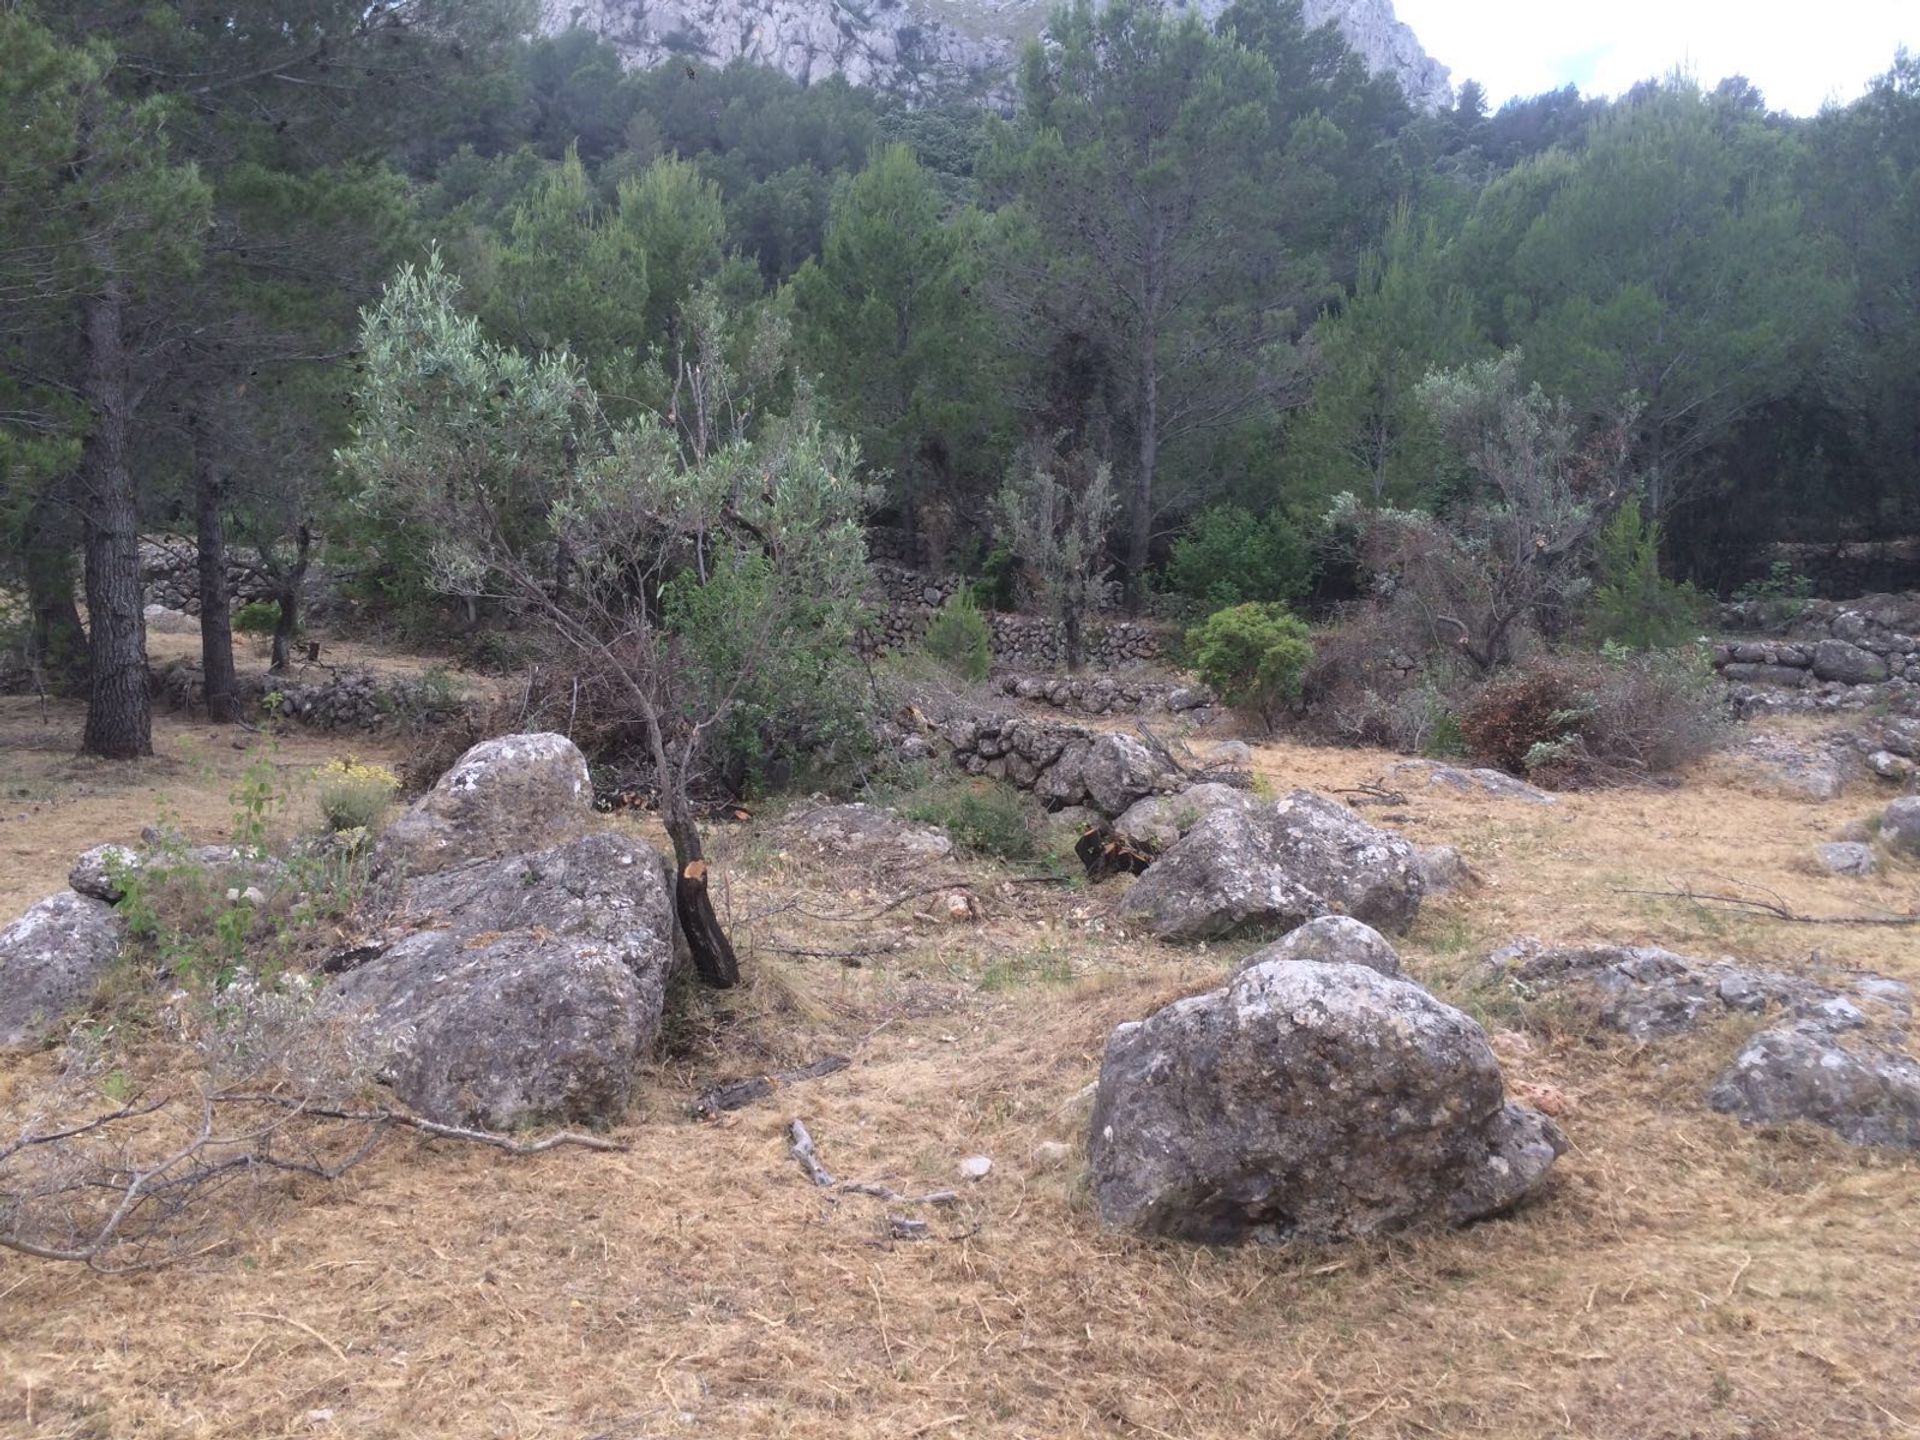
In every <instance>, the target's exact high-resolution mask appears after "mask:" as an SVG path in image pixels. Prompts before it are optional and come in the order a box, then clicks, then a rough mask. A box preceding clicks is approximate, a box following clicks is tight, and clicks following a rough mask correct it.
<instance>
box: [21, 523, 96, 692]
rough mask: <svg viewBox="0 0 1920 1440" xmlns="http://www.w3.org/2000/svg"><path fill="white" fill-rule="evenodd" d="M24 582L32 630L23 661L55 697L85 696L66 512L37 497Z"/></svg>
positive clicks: (83, 635) (83, 642)
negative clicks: (39, 676) (25, 657)
mask: <svg viewBox="0 0 1920 1440" xmlns="http://www.w3.org/2000/svg"><path fill="white" fill-rule="evenodd" d="M23 538H24V540H25V542H26V549H25V563H24V570H25V575H24V577H23V578H24V579H25V580H26V586H27V605H28V608H29V609H30V610H31V612H32V615H33V629H32V630H31V632H30V633H29V634H28V637H27V661H28V663H29V664H31V665H32V666H33V668H34V669H35V670H36V671H38V672H39V674H40V675H41V677H42V683H44V684H45V685H46V687H47V688H48V689H49V690H51V691H52V692H53V693H54V694H55V695H60V696H63V697H78V696H81V695H84V694H86V693H87V631H86V627H85V626H84V625H82V624H81V623H80V607H79V606H78V605H76V604H75V603H74V599H73V586H74V573H73V545H74V540H75V536H74V535H73V534H72V532H71V530H70V528H69V525H68V523H67V512H66V507H65V506H62V505H60V504H58V503H57V502H56V501H54V500H53V499H51V498H50V497H48V496H42V497H41V498H40V499H39V500H36V501H35V502H34V504H33V508H32V509H30V510H29V511H28V512H27V522H26V533H25V535H24V537H23Z"/></svg>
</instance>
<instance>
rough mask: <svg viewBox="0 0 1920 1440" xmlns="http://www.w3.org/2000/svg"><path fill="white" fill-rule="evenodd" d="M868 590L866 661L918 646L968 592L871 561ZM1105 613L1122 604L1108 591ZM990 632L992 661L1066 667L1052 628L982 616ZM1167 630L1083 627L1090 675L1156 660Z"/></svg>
mask: <svg viewBox="0 0 1920 1440" xmlns="http://www.w3.org/2000/svg"><path fill="white" fill-rule="evenodd" d="M868 568H869V569H870V570H871V572H872V577H873V578H872V583H871V585H870V587H869V590H868V598H869V600H870V602H871V609H872V612H873V614H872V619H871V620H870V621H869V623H868V628H867V632H866V637H865V644H866V647H867V650H868V652H869V653H870V654H884V653H886V652H888V651H896V650H905V649H908V648H910V647H911V646H914V645H917V644H918V643H919V642H920V641H921V639H923V638H924V637H925V635H926V633H927V627H928V626H929V625H930V624H932V623H933V617H934V616H935V615H936V614H937V613H939V611H940V608H941V607H942V606H943V605H945V604H946V603H947V601H949V600H950V599H952V598H953V596H954V595H956V594H957V593H959V591H960V590H961V589H962V588H964V587H965V585H966V583H967V582H966V581H965V580H963V579H961V578H960V577H959V576H955V575H933V574H929V573H928V572H926V571H924V570H913V569H909V568H908V567H906V566H904V565H897V564H894V563H892V562H891V561H885V560H876V561H874V562H873V563H872V564H871V565H870V566H869V567H868ZM1110 590H1111V593H1110V594H1109V596H1108V601H1109V607H1111V606H1112V605H1113V604H1116V603H1117V602H1118V599H1119V592H1118V589H1117V588H1114V587H1110ZM984 613H985V618H986V622H987V628H988V629H989V631H990V632H991V633H992V641H991V643H992V647H993V660H994V664H995V665H997V666H1001V667H1004V668H1006V669H1009V670H1021V671H1024V670H1057V669H1060V668H1061V667H1063V666H1064V665H1065V664H1066V642H1065V636H1064V634H1063V632H1062V630H1061V627H1060V624H1059V622H1057V621H1054V620H1050V619H1047V618H1046V617H1044V616H1038V615H1020V614H1016V613H1014V612H1011V611H1004V610H989V611H986V612H984ZM1168 634H1169V630H1168V628H1167V627H1165V626H1163V625H1159V624H1155V623H1152V622H1146V621H1139V620H1126V619H1121V618H1119V617H1118V616H1116V615H1112V614H1108V615H1107V616H1106V617H1105V618H1096V619H1094V620H1091V621H1089V622H1088V623H1087V626H1086V630H1085V634H1084V637H1083V639H1084V644H1085V649H1086V652H1087V653H1086V661H1087V664H1088V665H1089V666H1090V667H1092V668H1093V669H1095V670H1121V669H1125V668H1126V667H1128V666H1135V665H1147V664H1151V663H1153V662H1154V661H1156V660H1158V659H1159V658H1160V657H1161V654H1162V653H1163V651H1164V649H1165V643H1166V638H1167V635H1168Z"/></svg>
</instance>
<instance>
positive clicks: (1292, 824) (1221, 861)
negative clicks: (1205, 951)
mask: <svg viewBox="0 0 1920 1440" xmlns="http://www.w3.org/2000/svg"><path fill="white" fill-rule="evenodd" d="M1421 883H1422V882H1421V878H1420V864H1419V858H1418V857H1417V856H1416V855H1415V853H1414V849H1413V846H1412V845H1410V844H1408V843H1407V842H1406V841H1405V840H1403V839H1401V838H1400V837H1399V836H1397V835H1392V834H1389V833H1388V832H1387V831H1385V830H1379V829H1376V828H1375V827H1374V826H1372V825H1369V824H1367V823H1366V821H1364V820H1362V819H1361V818H1360V817H1359V816H1358V815H1355V814H1354V813H1353V812H1352V811H1351V810H1349V809H1347V808H1346V807H1345V806H1343V805H1336V804H1335V803H1334V802H1333V801H1331V800H1327V799H1325V798H1323V797H1321V796H1319V795H1316V794H1314V793H1313V792H1312V791H1309V790H1296V791H1294V792H1293V793H1292V794H1290V795H1288V796H1287V797H1286V798H1285V799H1283V800H1279V801H1274V802H1267V803H1262V804H1259V805H1255V806H1253V807H1251V808H1249V809H1245V810H1238V809H1226V810H1216V811H1214V812H1213V814H1211V815H1209V816H1207V817H1206V818H1205V819H1204V820H1202V821H1201V822H1200V823H1199V824H1198V825H1196V826H1194V828H1193V829H1192V830H1190V831H1189V832H1188V833H1187V834H1186V836H1185V837H1183V838H1182V839H1181V840H1180V842H1179V843H1178V844H1176V845H1175V846H1173V847H1172V848H1171V849H1170V850H1168V851H1167V852H1166V853H1165V854H1164V855H1162V856H1161V857H1160V858H1159V859H1158V860H1156V861H1155V862H1154V863H1153V865H1152V867H1151V868H1150V869H1149V870H1148V871H1147V872H1146V874H1144V875H1142V876H1141V877H1140V878H1139V879H1138V880H1136V881H1135V882H1134V883H1133V886H1132V888H1131V889H1129V890H1128V891H1127V893H1126V895H1125V896H1124V897H1123V898H1122V900H1121V902H1120V916H1121V918H1122V919H1123V920H1125V921H1127V922H1129V923H1131V924H1137V925H1139V926H1141V927H1142V928H1143V929H1145V930H1147V931H1148V932H1150V933H1151V934H1154V935H1157V936H1159V937H1160V938H1161V939H1164V940H1175V941H1194V940H1211V939H1215V938H1218V937H1220V936H1224V935H1231V934H1233V933H1234V932H1236V931H1239V930H1247V929H1267V930H1278V931H1285V930H1292V929H1294V928H1295V927H1296V926H1299V925H1303V924H1305V923H1306V922H1307V921H1309V920H1314V919H1318V918H1319V917H1320V916H1322V915H1351V916H1353V917H1354V918H1355V919H1358V920H1363V921H1365V922H1366V923H1367V924H1369V925H1372V926H1374V927H1375V928H1376V929H1380V930H1385V931H1388V932H1389V933H1395V934H1397V933H1400V932H1402V931H1404V930H1406V928H1407V927H1408V926H1409V925H1411V924H1412V923H1413V919H1414V916H1415V915H1416V914H1418V913H1419V910H1420V896H1421Z"/></svg>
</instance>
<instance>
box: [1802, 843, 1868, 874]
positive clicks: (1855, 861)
mask: <svg viewBox="0 0 1920 1440" xmlns="http://www.w3.org/2000/svg"><path fill="white" fill-rule="evenodd" d="M1814 856H1815V858H1817V859H1818V860H1819V862H1820V868H1821V869H1823V870H1825V871H1826V872H1827V873H1828V874H1829V875H1855V876H1858V875H1871V874H1873V872H1874V871H1875V870H1877V869H1878V868H1879V861H1878V859H1877V858H1876V857H1875V855H1874V853H1873V847H1872V846H1871V845H1862V844H1860V843H1859V842H1858V841H1853V840H1836V841H1833V842H1831V843H1829V844H1826V845H1821V846H1819V847H1818V848H1817V849H1816V850H1815V851H1814Z"/></svg>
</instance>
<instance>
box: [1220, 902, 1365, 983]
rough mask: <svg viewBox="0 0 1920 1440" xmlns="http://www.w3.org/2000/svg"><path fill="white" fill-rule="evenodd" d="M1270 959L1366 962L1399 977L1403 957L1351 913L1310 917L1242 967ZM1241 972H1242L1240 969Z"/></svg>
mask: <svg viewBox="0 0 1920 1440" xmlns="http://www.w3.org/2000/svg"><path fill="white" fill-rule="evenodd" d="M1270 960H1297V961H1300V962H1302V963H1305V964H1312V965H1364V966H1366V967H1367V969H1369V970H1378V971H1379V972H1380V973H1381V974H1382V975H1392V976H1395V977H1398V976H1399V975H1400V973H1401V971H1400V957H1399V955H1397V954H1396V953H1395V952H1394V948H1393V946H1391V945H1389V944H1388V943H1387V940H1386V937H1385V936H1384V935H1382V934H1381V933H1380V932H1379V931H1378V930H1376V929H1374V928H1373V927H1372V926H1371V925H1363V924H1361V923H1360V922H1359V921H1358V920H1356V919H1354V918H1353V917H1352V916H1351V915H1322V916H1321V917H1320V918H1319V919H1318V920H1309V921H1308V922H1307V923H1306V924H1304V925H1302V926H1301V927H1300V928H1299V929H1298V930H1295V931H1292V932H1291V933H1289V934H1288V935H1287V936H1286V937H1285V938H1283V939H1280V940H1276V941H1275V942H1274V943H1273V944H1271V945H1266V946H1263V947H1261V948H1260V949H1258V950H1256V951H1254V952H1253V954H1251V955H1249V956H1248V957H1247V958H1246V959H1245V960H1242V961H1241V962H1240V966H1239V969H1240V970H1242V971H1245V970H1251V969H1253V967H1254V966H1256V965H1265V964H1266V963H1267V962H1268V961H1270ZM1236 973H1238V972H1236Z"/></svg>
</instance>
